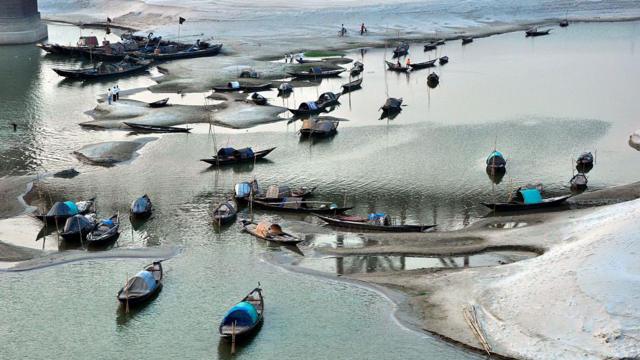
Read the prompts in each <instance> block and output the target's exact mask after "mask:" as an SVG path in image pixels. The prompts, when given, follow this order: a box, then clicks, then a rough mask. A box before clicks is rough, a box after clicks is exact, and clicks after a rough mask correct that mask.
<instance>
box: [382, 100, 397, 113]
mask: <svg viewBox="0 0 640 360" xmlns="http://www.w3.org/2000/svg"><path fill="white" fill-rule="evenodd" d="M401 106H402V98H388V99H387V101H385V103H384V105H382V107H380V110H382V111H393V110H401V109H402V107H401Z"/></svg>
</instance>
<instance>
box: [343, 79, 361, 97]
mask: <svg viewBox="0 0 640 360" xmlns="http://www.w3.org/2000/svg"><path fill="white" fill-rule="evenodd" d="M360 88H362V78H360V79H357V80H353V81H351V82H348V83H346V84H343V85H342V93H343V94H346V93H348V92H352V91H354V90H358V89H360Z"/></svg>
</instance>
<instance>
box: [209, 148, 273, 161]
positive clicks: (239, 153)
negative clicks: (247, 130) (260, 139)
mask: <svg viewBox="0 0 640 360" xmlns="http://www.w3.org/2000/svg"><path fill="white" fill-rule="evenodd" d="M224 149H231V148H224ZM247 149H248V150H250V152H249V151H244V152H243V150H247ZM275 149H276V148H275V147H272V148H269V149H266V150H260V151H256V152H253V150H251V148H245V149H238V150H235V149H231V151H227V150H225V152H223V153H221V152H220V151H222V150H223V149H220V151H218V155H214V156H212V157H211V158H210V159H200V161H204V162H206V163H207V164H210V165H231V164H238V163H242V162H253V161H256V160H260V159H262V158H264V157H265V156H267V155H269V153H271V152H272V151H273V150H275Z"/></svg>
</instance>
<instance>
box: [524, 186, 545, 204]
mask: <svg viewBox="0 0 640 360" xmlns="http://www.w3.org/2000/svg"><path fill="white" fill-rule="evenodd" d="M520 194H522V198H523V199H524V203H525V204H539V203H541V202H542V195H541V194H540V190H538V189H522V190H520Z"/></svg>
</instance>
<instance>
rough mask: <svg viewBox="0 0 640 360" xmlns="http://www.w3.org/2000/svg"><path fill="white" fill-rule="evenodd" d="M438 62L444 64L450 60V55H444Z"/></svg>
mask: <svg viewBox="0 0 640 360" xmlns="http://www.w3.org/2000/svg"><path fill="white" fill-rule="evenodd" d="M438 62H439V63H440V65H444V64H446V63H448V62H449V57H448V56H443V57H441V58H440V59H439V60H438Z"/></svg>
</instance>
